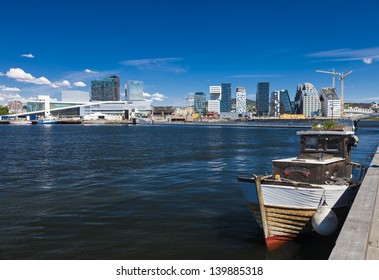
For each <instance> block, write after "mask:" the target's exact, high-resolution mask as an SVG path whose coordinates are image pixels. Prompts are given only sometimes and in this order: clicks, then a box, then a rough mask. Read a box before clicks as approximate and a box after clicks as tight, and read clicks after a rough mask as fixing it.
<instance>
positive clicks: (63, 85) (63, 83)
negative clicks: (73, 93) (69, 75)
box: [52, 80, 71, 88]
mask: <svg viewBox="0 0 379 280" xmlns="http://www.w3.org/2000/svg"><path fill="white" fill-rule="evenodd" d="M69 86H71V83H70V82H69V81H67V80H64V81H62V82H55V83H53V84H52V87H53V88H59V87H69Z"/></svg>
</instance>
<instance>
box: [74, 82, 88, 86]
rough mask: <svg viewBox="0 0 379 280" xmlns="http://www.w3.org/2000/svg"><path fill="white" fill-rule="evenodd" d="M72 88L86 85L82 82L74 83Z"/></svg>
mask: <svg viewBox="0 0 379 280" xmlns="http://www.w3.org/2000/svg"><path fill="white" fill-rule="evenodd" d="M74 86H76V87H86V86H87V85H86V84H85V83H83V82H76V83H74Z"/></svg>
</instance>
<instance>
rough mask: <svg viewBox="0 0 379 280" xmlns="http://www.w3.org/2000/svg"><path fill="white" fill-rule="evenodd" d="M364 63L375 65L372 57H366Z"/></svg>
mask: <svg viewBox="0 0 379 280" xmlns="http://www.w3.org/2000/svg"><path fill="white" fill-rule="evenodd" d="M363 62H364V63H366V64H372V63H373V58H371V57H365V58H363Z"/></svg>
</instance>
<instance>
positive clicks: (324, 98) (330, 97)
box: [319, 88, 341, 118]
mask: <svg viewBox="0 0 379 280" xmlns="http://www.w3.org/2000/svg"><path fill="white" fill-rule="evenodd" d="M319 97H320V102H321V114H322V116H323V117H326V118H339V117H341V100H340V98H339V97H338V95H337V92H336V89H335V88H322V89H321V90H320V93H319Z"/></svg>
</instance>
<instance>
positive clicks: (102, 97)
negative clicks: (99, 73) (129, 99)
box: [91, 76, 120, 101]
mask: <svg viewBox="0 0 379 280" xmlns="http://www.w3.org/2000/svg"><path fill="white" fill-rule="evenodd" d="M91 100H92V101H120V78H119V77H117V76H111V77H109V78H105V79H103V80H94V81H91Z"/></svg>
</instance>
